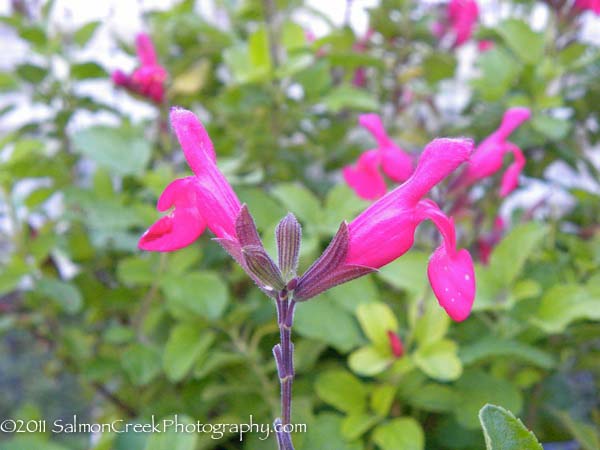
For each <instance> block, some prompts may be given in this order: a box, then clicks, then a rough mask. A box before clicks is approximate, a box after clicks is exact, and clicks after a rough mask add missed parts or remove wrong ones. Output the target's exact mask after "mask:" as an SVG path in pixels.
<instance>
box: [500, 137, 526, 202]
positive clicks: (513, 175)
mask: <svg viewBox="0 0 600 450" xmlns="http://www.w3.org/2000/svg"><path fill="white" fill-rule="evenodd" d="M507 147H508V149H509V150H510V151H512V153H513V155H514V158H515V161H514V162H513V163H512V164H511V165H510V166H508V169H506V172H504V176H503V177H502V182H501V183H500V197H506V196H507V195H508V194H510V193H511V192H512V191H513V190H514V189H515V188H516V187H517V185H518V184H519V175H520V174H521V172H522V171H523V168H524V167H525V162H526V161H525V156H523V152H522V151H521V149H520V148H519V147H517V146H516V145H514V144H511V143H510V142H509V143H508V144H507Z"/></svg>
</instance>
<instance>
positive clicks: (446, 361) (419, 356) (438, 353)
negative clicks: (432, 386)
mask: <svg viewBox="0 0 600 450" xmlns="http://www.w3.org/2000/svg"><path fill="white" fill-rule="evenodd" d="M457 351H458V346H457V345H456V343H455V342H453V341H451V340H449V339H442V340H439V341H435V342H431V343H429V344H427V345H424V346H422V347H419V349H418V350H417V351H416V352H415V353H414V354H413V359H414V362H415V364H416V365H417V367H419V369H421V370H422V371H423V372H425V373H426V374H427V375H429V376H430V377H431V378H434V379H436V380H440V381H450V380H456V379H457V378H458V377H460V375H461V373H462V364H461V362H460V359H458V356H457Z"/></svg>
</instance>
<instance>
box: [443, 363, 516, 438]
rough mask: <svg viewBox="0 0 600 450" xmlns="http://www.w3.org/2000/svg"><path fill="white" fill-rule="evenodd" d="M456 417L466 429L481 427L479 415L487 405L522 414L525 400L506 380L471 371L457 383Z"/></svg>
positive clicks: (478, 371) (479, 371)
mask: <svg viewBox="0 0 600 450" xmlns="http://www.w3.org/2000/svg"><path fill="white" fill-rule="evenodd" d="M455 388H456V403H455V405H454V416H455V417H456V420H457V421H458V423H459V424H461V425H462V426H464V427H465V428H470V429H476V428H478V427H479V422H478V420H477V415H478V413H479V410H480V409H481V408H482V407H483V406H484V405H485V404H486V403H494V404H498V405H501V406H503V407H504V408H507V409H509V410H511V411H515V412H517V413H518V412H520V411H521V407H522V406H523V398H522V396H521V393H520V392H519V391H518V390H517V388H516V387H515V386H514V385H513V384H512V383H511V382H510V381H507V380H504V379H499V378H496V377H493V376H491V375H489V374H487V373H485V372H483V371H481V370H471V371H467V372H465V374H464V375H463V376H462V377H461V378H460V379H459V380H458V381H457V382H456V385H455Z"/></svg>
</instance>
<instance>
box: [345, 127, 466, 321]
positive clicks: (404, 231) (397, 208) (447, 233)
mask: <svg viewBox="0 0 600 450" xmlns="http://www.w3.org/2000/svg"><path fill="white" fill-rule="evenodd" d="M472 150H473V143H472V141H470V140H467V139H436V140H434V141H432V142H431V143H430V144H429V145H427V147H425V150H424V151H423V154H422V155H421V157H420V159H419V163H418V164H417V167H416V169H415V171H414V173H413V174H412V176H411V177H410V178H409V179H408V180H407V181H406V182H405V183H404V184H402V185H401V186H398V187H397V188H396V189H394V190H392V191H390V192H389V193H387V194H386V195H385V196H384V197H383V198H381V199H379V200H378V201H376V202H375V203H373V204H372V205H371V206H370V207H369V208H367V209H366V210H365V211H363V212H362V213H361V214H360V215H359V216H358V217H357V218H356V219H354V220H353V221H352V222H351V223H350V224H349V225H348V239H349V243H348V252H347V255H346V258H345V264H346V265H347V266H359V267H369V268H374V269H377V268H379V267H382V266H385V265H386V264H388V263H390V262H392V261H393V260H395V259H397V258H399V257H400V256H402V255H403V254H404V253H406V251H408V249H409V248H410V247H412V245H413V243H414V233H415V230H416V228H417V226H418V225H419V223H421V222H422V221H423V220H425V219H431V220H432V221H433V223H434V224H435V225H436V227H437V228H438V229H439V231H440V232H441V234H442V237H443V244H442V245H441V246H440V247H439V248H438V249H437V250H436V251H435V252H434V253H433V255H432V257H431V259H430V260H429V266H428V270H427V273H428V277H429V281H430V283H431V286H432V288H433V291H434V293H435V295H436V297H437V299H438V301H439V302H440V304H441V306H442V307H443V308H444V309H445V310H446V312H447V313H448V315H449V316H450V317H451V318H452V319H454V320H457V321H461V320H464V319H465V318H466V317H467V316H468V315H469V312H470V310H471V306H472V304H473V300H474V297H475V276H474V270H473V262H472V260H471V256H470V254H469V253H468V252H467V251H466V250H457V249H456V238H455V233H454V225H453V222H452V219H449V218H448V217H446V216H445V215H444V213H443V212H442V211H441V210H440V208H439V207H438V206H437V205H436V204H435V202H433V201H432V200H423V199H422V198H423V197H424V196H425V195H426V194H427V193H428V192H429V191H430V190H431V189H432V188H433V187H434V186H435V185H436V184H438V183H439V182H440V181H442V180H443V179H444V178H446V177H447V176H448V175H449V174H450V173H452V172H453V171H454V170H455V169H456V168H458V166H459V165H460V164H461V163H463V162H465V161H467V160H468V158H469V155H470V154H471V151H472Z"/></svg>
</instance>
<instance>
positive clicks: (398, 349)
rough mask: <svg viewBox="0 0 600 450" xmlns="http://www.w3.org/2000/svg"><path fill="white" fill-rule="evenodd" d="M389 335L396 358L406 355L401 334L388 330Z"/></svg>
mask: <svg viewBox="0 0 600 450" xmlns="http://www.w3.org/2000/svg"><path fill="white" fill-rule="evenodd" d="M387 335H388V339H389V341H390V349H391V350H392V355H394V357H395V358H401V357H402V356H403V355H404V345H403V344H402V340H401V339H400V336H398V335H397V334H396V333H394V332H393V331H392V330H388V332H387Z"/></svg>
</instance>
